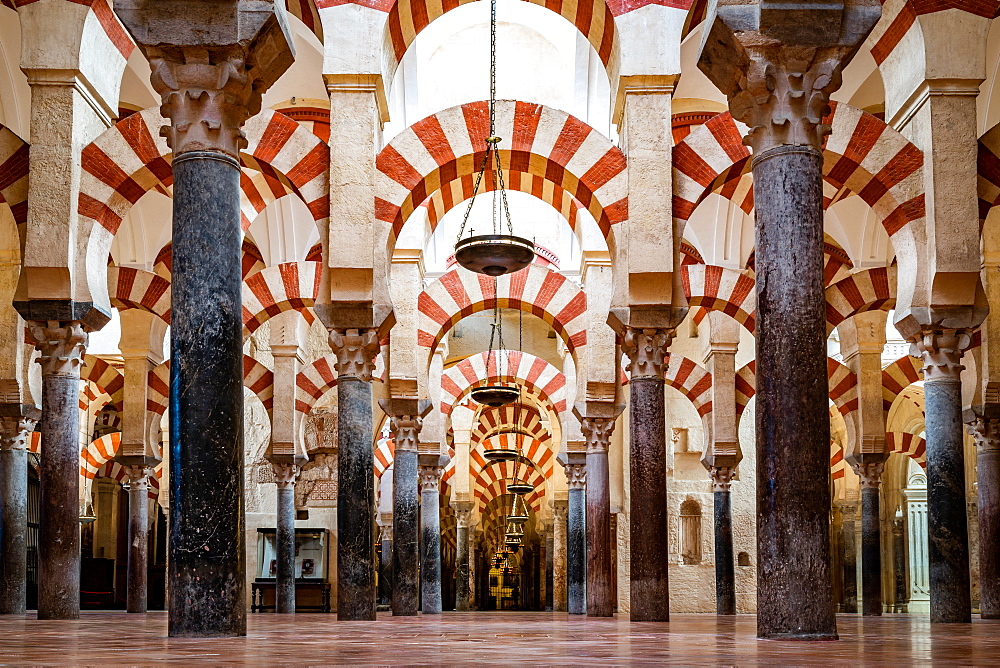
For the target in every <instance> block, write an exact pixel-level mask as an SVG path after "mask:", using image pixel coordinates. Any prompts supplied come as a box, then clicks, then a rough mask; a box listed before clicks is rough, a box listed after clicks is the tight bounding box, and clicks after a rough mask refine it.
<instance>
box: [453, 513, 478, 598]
mask: <svg viewBox="0 0 1000 668" xmlns="http://www.w3.org/2000/svg"><path fill="white" fill-rule="evenodd" d="M452 505H453V506H454V507H455V511H456V513H455V514H456V528H455V609H456V610H458V611H459V612H468V611H469V610H471V609H472V587H471V583H470V579H469V578H470V573H471V571H470V552H471V550H470V544H469V543H470V540H471V533H472V532H471V531H470V526H471V525H472V523H473V521H474V508H473V504H472V502H470V501H457V502H454V503H453V504H452Z"/></svg>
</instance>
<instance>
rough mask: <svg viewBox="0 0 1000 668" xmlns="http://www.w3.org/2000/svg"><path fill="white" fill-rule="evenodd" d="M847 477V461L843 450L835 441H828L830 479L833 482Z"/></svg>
mask: <svg viewBox="0 0 1000 668" xmlns="http://www.w3.org/2000/svg"><path fill="white" fill-rule="evenodd" d="M846 476H847V461H846V460H845V459H844V449H843V448H842V447H840V444H838V443H837V442H836V441H830V478H831V479H833V480H834V481H837V480H841V479H843V478H844V477H846Z"/></svg>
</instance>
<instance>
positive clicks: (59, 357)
mask: <svg viewBox="0 0 1000 668" xmlns="http://www.w3.org/2000/svg"><path fill="white" fill-rule="evenodd" d="M27 324H28V326H29V329H30V332H31V337H32V338H33V339H34V340H35V341H36V344H35V347H36V348H38V350H39V351H40V357H39V358H38V362H39V364H41V366H42V415H41V419H40V420H39V426H40V431H41V438H42V444H43V445H42V455H41V466H40V470H39V482H40V485H41V490H40V491H41V501H42V503H41V525H40V526H39V530H38V618H39V619H78V618H79V616H80V366H81V364H82V363H83V355H84V352H85V350H86V346H87V336H88V335H87V332H86V331H85V330H84V327H83V325H81V324H80V323H79V322H47V323H44V322H28V323H27Z"/></svg>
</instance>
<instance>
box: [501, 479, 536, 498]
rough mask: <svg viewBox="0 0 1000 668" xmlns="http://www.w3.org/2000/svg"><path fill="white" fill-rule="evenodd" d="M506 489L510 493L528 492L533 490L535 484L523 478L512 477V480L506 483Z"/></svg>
mask: <svg viewBox="0 0 1000 668" xmlns="http://www.w3.org/2000/svg"><path fill="white" fill-rule="evenodd" d="M507 491H508V492H511V493H512V494H518V495H520V494H530V493H531V492H533V491H535V486H534V485H532V484H531V483H530V482H527V481H524V480H518V479H517V478H515V479H514V482H512V483H508V484H507Z"/></svg>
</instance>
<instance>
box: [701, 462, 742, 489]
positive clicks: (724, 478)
mask: <svg viewBox="0 0 1000 668" xmlns="http://www.w3.org/2000/svg"><path fill="white" fill-rule="evenodd" d="M708 475H709V476H710V477H711V478H712V491H713V492H728V491H729V489H730V487H731V486H732V484H733V478H734V477H735V476H736V468H735V467H731V466H713V467H712V468H711V469H709V471H708Z"/></svg>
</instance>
